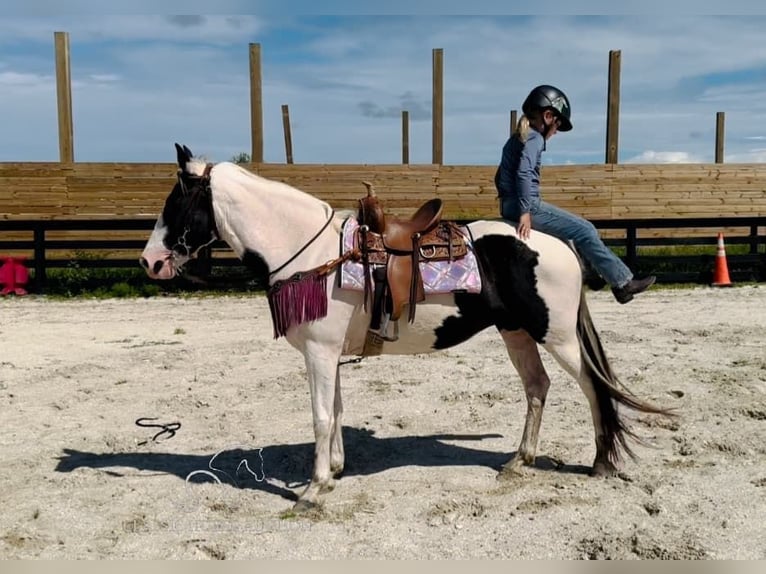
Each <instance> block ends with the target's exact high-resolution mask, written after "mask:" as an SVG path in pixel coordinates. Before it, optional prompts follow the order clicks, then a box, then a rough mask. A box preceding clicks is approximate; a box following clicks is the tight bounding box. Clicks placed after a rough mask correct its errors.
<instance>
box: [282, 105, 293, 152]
mask: <svg viewBox="0 0 766 574" xmlns="http://www.w3.org/2000/svg"><path fill="white" fill-rule="evenodd" d="M282 128H283V129H284V132H285V159H286V161H287V163H293V136H292V133H291V132H290V109H289V108H288V107H287V104H282Z"/></svg>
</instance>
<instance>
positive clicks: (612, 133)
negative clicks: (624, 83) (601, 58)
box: [606, 50, 621, 164]
mask: <svg viewBox="0 0 766 574" xmlns="http://www.w3.org/2000/svg"><path fill="white" fill-rule="evenodd" d="M620 54H621V53H620V50H610V51H609V87H608V96H607V107H606V163H612V164H614V163H618V155H619V139H620V137H619V136H620Z"/></svg>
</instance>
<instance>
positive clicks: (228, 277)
mask: <svg viewBox="0 0 766 574" xmlns="http://www.w3.org/2000/svg"><path fill="white" fill-rule="evenodd" d="M31 275H32V277H31V278H30V281H31V283H32V284H34V273H32V274H31ZM46 275H47V282H46V285H45V289H44V292H45V295H46V296H49V297H53V298H68V297H88V298H93V299H111V298H140V297H156V296H161V295H165V294H173V295H180V296H192V295H194V296H204V295H220V294H225V293H238V294H246V293H261V292H263V288H262V287H261V286H260V285H259V284H258V283H257V282H256V281H253V280H248V279H243V278H242V270H241V269H238V268H228V267H227V268H215V269H214V272H213V275H212V279H213V281H217V282H218V283H219V284H218V285H217V286H214V287H207V286H204V285H199V284H198V283H195V282H193V281H191V280H189V279H186V278H184V277H177V278H175V279H172V280H170V281H154V280H152V279H149V278H148V277H147V276H146V273H145V272H144V270H143V269H140V268H138V267H136V268H135V269H131V268H87V267H83V266H80V265H78V264H76V263H74V264H70V265H69V266H67V267H64V268H59V269H49V270H47V273H46Z"/></svg>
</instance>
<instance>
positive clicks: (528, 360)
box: [498, 331, 550, 479]
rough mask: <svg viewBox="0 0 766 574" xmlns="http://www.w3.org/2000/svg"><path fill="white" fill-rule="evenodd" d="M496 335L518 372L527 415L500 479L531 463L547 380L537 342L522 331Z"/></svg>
mask: <svg viewBox="0 0 766 574" xmlns="http://www.w3.org/2000/svg"><path fill="white" fill-rule="evenodd" d="M500 334H501V335H502V336H503V340H504V341H505V346H506V348H507V349H508V356H509V357H510V358H511V362H513V366H514V367H516V370H517V371H518V372H519V376H520V377H521V382H522V383H523V384H524V392H525V394H526V396H527V417H526V420H525V422H524V434H523V435H522V437H521V444H520V445H519V450H518V451H517V452H516V455H515V456H514V457H513V458H512V459H511V460H510V461H509V462H507V463H506V464H505V465H504V466H503V468H502V470H501V471H500V474H499V476H498V478H499V479H502V478H507V477H510V476H513V475H517V474H520V473H521V469H522V467H523V466H524V465H532V464H534V462H535V453H536V452H537V438H538V435H539V433H540V422H541V421H542V417H543V407H544V406H545V398H546V396H547V395H548V387H550V379H549V378H548V374H547V373H546V372H545V367H544V366H543V362H542V359H541V358H540V352H539V350H538V348H537V343H535V341H534V339H532V337H530V336H529V334H528V333H527V332H526V331H501V332H500Z"/></svg>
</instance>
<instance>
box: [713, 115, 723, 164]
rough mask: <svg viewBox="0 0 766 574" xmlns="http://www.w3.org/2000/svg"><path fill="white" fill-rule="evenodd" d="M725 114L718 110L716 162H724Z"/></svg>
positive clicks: (716, 121)
mask: <svg viewBox="0 0 766 574" xmlns="http://www.w3.org/2000/svg"><path fill="white" fill-rule="evenodd" d="M724 119H725V114H724V113H723V112H718V113H716V115H715V162H716V163H723V132H724V130H723V128H724Z"/></svg>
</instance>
